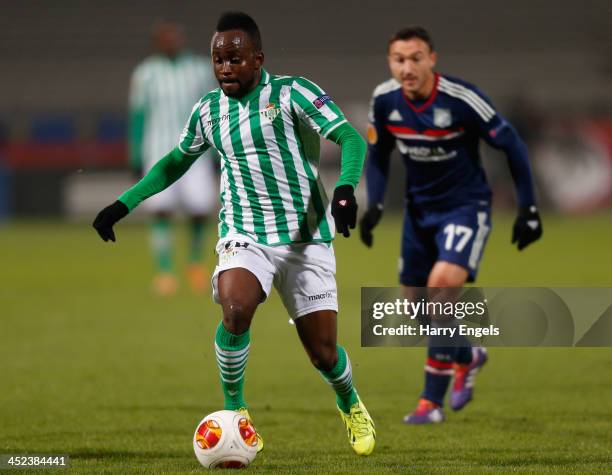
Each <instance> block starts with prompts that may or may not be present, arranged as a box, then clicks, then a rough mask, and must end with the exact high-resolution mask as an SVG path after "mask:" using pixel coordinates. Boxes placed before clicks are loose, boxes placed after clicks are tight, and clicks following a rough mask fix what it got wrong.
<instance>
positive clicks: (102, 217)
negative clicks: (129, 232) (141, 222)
mask: <svg viewBox="0 0 612 475" xmlns="http://www.w3.org/2000/svg"><path fill="white" fill-rule="evenodd" d="M129 212H130V210H129V209H128V207H127V206H125V205H124V204H123V203H122V202H121V201H119V200H117V201H115V202H114V203H113V204H112V205H110V206H107V207H106V208H104V209H103V210H102V211H100V212H99V213H98V216H96V219H94V222H93V224H92V226H93V227H94V228H96V231H98V234H99V235H100V237H101V238H102V239H103V240H104V242H106V241H108V240H109V239H110V240H111V241H113V242H115V232H114V231H113V226H114V225H115V223H116V222H117V221H119V220H120V219H121V218H123V217H125V216H126V215H127V214H128V213H129Z"/></svg>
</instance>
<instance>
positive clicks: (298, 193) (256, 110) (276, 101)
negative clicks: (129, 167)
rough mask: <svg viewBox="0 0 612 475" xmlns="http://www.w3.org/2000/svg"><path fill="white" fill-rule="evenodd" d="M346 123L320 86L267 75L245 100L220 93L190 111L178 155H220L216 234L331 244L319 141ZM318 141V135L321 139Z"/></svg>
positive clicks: (262, 240) (273, 241)
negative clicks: (219, 209) (320, 171)
mask: <svg viewBox="0 0 612 475" xmlns="http://www.w3.org/2000/svg"><path fill="white" fill-rule="evenodd" d="M345 122H346V119H345V117H344V115H343V114H342V111H341V110H340V109H339V108H338V106H336V104H334V103H333V101H332V100H331V98H330V97H329V96H328V95H326V94H325V93H324V92H323V91H322V90H321V89H320V88H319V87H318V86H317V85H316V84H314V83H313V82H311V81H309V80H308V79H305V78H303V77H294V76H271V75H270V74H268V72H267V71H265V70H262V75H261V81H260V82H259V84H258V85H257V87H256V88H255V89H254V90H253V91H251V92H250V93H249V94H247V95H246V96H244V97H241V98H240V99H235V98H231V97H228V96H226V95H225V94H224V93H223V91H222V90H221V89H220V88H217V89H215V90H214V91H211V92H210V93H208V94H207V95H206V96H204V97H203V98H202V99H201V100H200V101H199V102H198V103H197V104H196V105H195V106H194V108H193V110H192V113H191V117H190V118H189V121H188V122H187V125H186V126H185V129H184V130H183V133H182V135H181V137H180V143H179V148H180V149H181V151H182V152H183V153H185V154H188V155H199V154H202V153H203V152H204V151H206V150H207V149H208V148H209V147H213V148H214V149H216V150H217V151H218V152H219V154H220V156H221V203H222V208H221V212H220V215H219V219H220V223H219V235H220V236H221V237H224V236H227V235H228V234H244V235H247V236H250V237H251V238H253V239H255V240H256V241H257V242H260V243H262V244H266V245H277V244H288V243H296V242H313V241H319V242H321V241H322V242H329V241H331V240H332V239H333V236H334V232H335V228H334V222H333V219H332V217H331V214H330V206H329V202H328V199H327V196H326V194H325V190H324V188H323V185H322V183H321V180H320V178H319V140H320V139H319V135H321V136H322V137H327V136H328V135H329V134H330V132H332V131H333V130H334V129H336V128H337V127H338V126H340V125H341V124H343V123H345ZM317 134H318V135H317Z"/></svg>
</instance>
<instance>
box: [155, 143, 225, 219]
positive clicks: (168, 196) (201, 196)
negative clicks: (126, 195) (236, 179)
mask: <svg viewBox="0 0 612 475" xmlns="http://www.w3.org/2000/svg"><path fill="white" fill-rule="evenodd" d="M143 206H144V207H145V209H146V210H148V211H150V212H153V213H159V212H168V213H169V212H173V211H177V210H178V208H179V206H182V207H183V208H184V210H185V212H187V213H188V214H191V215H193V214H212V213H214V212H215V211H216V210H217V208H218V206H219V182H218V180H217V178H216V176H215V171H214V161H213V157H212V156H211V154H210V152H209V153H206V154H205V155H203V156H201V157H200V158H199V159H198V160H196V161H195V163H194V164H193V165H192V166H191V168H190V169H189V170H187V173H185V174H184V175H183V176H182V177H181V178H179V179H178V181H177V182H176V183H174V184H172V185H171V186H170V187H168V188H166V189H165V190H164V191H162V192H161V193H158V194H156V195H153V196H151V197H150V198H149V199H147V200H145V201H144V203H143Z"/></svg>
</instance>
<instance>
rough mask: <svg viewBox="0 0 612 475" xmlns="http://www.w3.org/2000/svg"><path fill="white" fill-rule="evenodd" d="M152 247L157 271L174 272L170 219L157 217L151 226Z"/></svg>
mask: <svg viewBox="0 0 612 475" xmlns="http://www.w3.org/2000/svg"><path fill="white" fill-rule="evenodd" d="M151 247H152V250H153V253H154V256H155V264H156V266H157V271H158V272H160V273H169V272H172V236H171V225H170V220H168V219H167V218H155V219H154V220H153V224H152V226H151Z"/></svg>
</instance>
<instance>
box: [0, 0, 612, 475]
mask: <svg viewBox="0 0 612 475" xmlns="http://www.w3.org/2000/svg"><path fill="white" fill-rule="evenodd" d="M357 5H358V4H357V3H353V2H348V1H338V2H323V1H318V0H317V1H311V2H302V3H297V2H267V1H258V2H231V1H230V2H218V3H212V2H203V1H199V2H196V1H181V2H171V1H169V0H166V1H161V0H149V1H146V2H145V1H142V2H140V1H139V2H125V1H120V0H108V1H105V2H82V1H77V0H55V1H53V2H49V1H47V2H45V1H42V0H41V1H34V0H21V1H9V0H0V71H1V76H0V78H1V79H0V85H1V86H0V220H1V221H2V224H1V225H0V256H1V257H0V269H1V270H0V378H1V382H0V388H1V389H0V420H1V421H2V422H1V424H0V453H8V452H13V453H15V452H16V453H24V452H25V453H49V452H57V453H67V454H70V455H71V456H72V457H73V464H74V465H73V467H74V469H75V470H76V471H77V472H79V473H195V471H196V469H197V468H198V466H197V462H196V461H195V458H193V455H192V453H191V448H190V439H189V438H190V436H191V433H192V431H193V429H194V428H195V424H196V422H197V421H198V420H199V419H200V418H201V417H202V416H203V415H204V414H205V413H207V412H211V411H213V410H216V409H218V408H219V404H220V402H221V394H220V390H219V388H218V384H217V378H218V376H217V373H216V368H215V365H214V357H213V355H214V353H213V352H212V348H211V342H210V338H211V335H212V334H213V331H214V327H215V326H216V324H217V322H218V318H219V314H220V313H219V309H218V308H217V307H216V306H215V305H214V304H213V303H212V302H211V300H210V299H209V298H208V296H205V297H197V296H194V295H191V294H190V293H189V292H187V291H186V290H181V291H180V293H179V294H178V295H177V297H175V298H173V299H168V300H163V299H159V298H155V297H154V296H152V295H151V293H150V291H149V290H150V289H149V279H150V276H151V272H152V263H151V262H150V256H149V254H148V250H147V247H146V239H147V238H146V236H147V234H146V227H145V226H144V225H143V223H139V222H138V220H136V219H134V218H132V217H131V218H130V219H128V220H126V222H125V223H121V225H120V226H119V227H118V229H117V234H118V239H119V242H118V243H117V244H115V245H113V246H109V245H105V244H104V243H102V242H101V241H100V240H99V238H98V237H97V236H96V235H95V233H94V231H93V230H92V229H91V228H90V227H89V223H90V222H91V221H92V219H93V217H94V215H95V213H96V212H97V211H98V209H99V208H100V207H102V206H104V205H106V204H108V203H109V202H110V201H112V200H113V199H114V198H115V197H116V196H117V194H118V193H119V192H120V191H121V190H122V189H123V188H125V187H126V186H128V185H129V184H130V183H131V182H132V180H133V177H132V175H131V174H130V173H129V172H128V170H127V157H126V148H127V147H126V123H127V120H126V112H127V91H128V81H129V77H130V74H131V71H132V69H133V67H134V66H135V65H136V64H137V63H138V62H139V61H140V60H141V59H142V58H143V57H144V56H145V55H147V54H148V53H149V36H150V29H151V25H152V24H153V23H154V22H155V21H157V20H160V19H170V20H176V21H179V22H181V23H183V24H184V25H185V27H186V30H187V33H188V39H189V40H190V45H191V47H192V49H193V50H195V51H197V52H200V53H206V52H207V50H208V45H209V39H210V36H211V34H212V31H213V29H214V24H215V20H216V18H217V16H218V15H219V14H220V13H221V12H222V11H224V10H227V9H230V8H240V9H244V10H246V11H247V12H249V13H251V14H252V15H253V16H254V17H255V19H256V21H258V23H259V24H260V28H261V30H262V34H263V41H264V49H265V52H266V55H267V56H266V65H267V68H268V69H269V70H270V71H271V72H274V73H279V74H284V73H286V74H301V75H306V76H308V77H310V78H312V79H313V80H315V81H316V82H318V83H320V84H321V85H323V86H324V87H325V89H327V91H328V92H329V93H330V94H331V95H332V96H333V97H334V98H335V99H336V101H337V102H338V103H339V104H340V105H341V106H342V108H343V109H344V110H345V112H346V113H347V115H348V116H349V118H350V119H351V120H353V121H354V122H355V124H356V125H357V126H358V127H359V128H361V130H362V131H365V125H366V111H367V106H368V101H369V97H370V94H371V92H372V90H373V88H374V87H375V86H376V84H378V83H379V82H381V81H383V80H385V79H386V78H387V77H388V72H387V66H386V60H385V52H386V42H387V39H388V37H389V36H390V35H391V34H392V33H393V32H394V31H395V30H396V29H398V28H400V27H402V26H404V25H406V24H408V23H420V24H422V25H424V26H426V27H427V28H429V29H430V30H431V33H432V34H433V37H434V40H435V43H436V45H437V49H438V51H439V53H440V59H441V60H440V64H439V68H438V69H439V70H440V71H443V72H446V73H448V74H451V75H457V76H459V77H463V78H465V79H467V80H469V81H472V82H474V83H476V84H478V85H479V86H480V87H481V88H482V89H483V90H484V91H485V92H486V93H487V94H489V95H490V97H491V98H492V99H493V101H494V102H495V104H496V105H497V106H498V108H499V109H500V110H501V111H502V112H503V113H504V114H506V115H507V116H508V117H509V118H510V119H511V120H512V121H513V122H514V123H515V124H516V125H517V126H518V128H519V129H520V131H521V133H522V135H523V137H524V138H525V139H526V140H527V142H528V145H529V148H530V151H531V156H532V162H533V165H534V169H535V171H536V175H537V180H538V188H539V194H540V197H541V201H542V205H543V208H544V212H543V219H544V237H543V240H542V241H541V242H538V243H536V244H535V245H534V246H533V247H531V248H529V249H528V250H527V251H525V252H523V253H518V252H517V251H516V250H515V249H514V248H512V247H511V246H510V243H509V241H510V229H511V226H512V219H513V213H514V210H513V191H512V190H513V187H512V183H511V178H510V176H509V173H508V171H507V167H506V165H505V159H504V157H503V156H502V155H500V154H498V153H497V152H495V151H492V150H490V149H488V148H485V165H486V167H487V168H488V171H489V178H490V181H491V182H492V185H493V187H494V190H495V206H496V208H497V210H496V213H494V217H493V221H494V223H495V224H494V230H493V233H492V236H491V239H490V243H489V245H488V247H487V250H486V254H485V258H484V260H483V265H482V269H481V273H480V276H479V284H480V285H489V286H503V285H512V286H529V285H532V286H594V287H597V286H603V287H605V286H608V287H611V286H612V273H611V272H610V269H612V246H611V245H610V243H612V212H611V211H612V210H611V209H610V208H611V206H612V87H611V86H612V55H611V54H610V52H611V50H612V20H611V19H612V3H610V2H609V1H605V0H601V1H596V0H595V1H584V2H580V3H578V2H570V1H556V2H553V1H548V0H547V1H542V2H534V1H526V0H517V1H513V2H496V1H482V0H475V1H458V0H448V1H429V2H416V1H409V0H405V1H402V2H399V1H398V2H395V1H387V0H379V1H377V2H374V3H372V4H360V5H359V6H358V7H357ZM323 152H324V156H323V163H324V168H325V173H326V177H327V179H329V180H330V181H331V180H333V178H334V176H335V175H336V174H337V170H338V159H339V157H338V153H337V150H336V149H335V148H334V146H333V145H332V146H326V147H325V148H324V149H323ZM395 162H396V163H395V164H394V166H395V167H396V170H395V171H396V172H395V173H393V174H392V177H393V180H394V181H395V183H394V184H393V186H392V187H391V193H390V196H389V200H388V201H389V207H391V208H393V207H394V208H395V209H396V211H397V212H396V213H393V212H391V213H389V216H386V217H385V219H384V220H383V222H382V223H381V227H380V228H379V229H377V234H376V236H377V237H376V239H377V241H376V245H375V247H374V249H372V250H370V251H368V250H366V249H365V248H364V247H363V246H362V245H361V244H360V242H359V241H358V239H356V238H355V237H354V236H353V237H352V238H351V239H349V240H341V241H340V242H339V243H338V245H337V246H336V252H337V257H338V283H339V292H340V305H341V309H342V312H341V316H340V328H339V335H340V339H341V341H342V342H343V343H344V344H345V345H346V346H347V348H348V349H349V350H350V354H351V358H352V360H353V365H354V367H355V371H356V376H355V379H356V382H357V385H358V388H359V390H360V393H361V394H362V396H363V397H364V400H365V401H366V402H367V404H368V407H369V408H370V410H371V411H372V413H373V415H374V417H375V418H376V421H377V424H378V430H379V447H378V452H377V454H376V456H375V457H373V458H371V459H367V460H363V459H356V458H355V457H353V455H352V454H351V453H350V451H349V448H348V446H347V445H346V441H345V440H344V439H345V435H344V431H343V429H342V428H341V426H340V421H339V419H337V415H336V414H334V411H335V408H334V407H333V405H332V404H331V402H332V400H333V398H332V396H331V393H330V392H328V390H327V388H325V387H324V385H323V383H322V382H321V380H320V377H319V376H318V375H317V374H316V372H314V371H312V370H311V368H310V367H309V363H308V361H307V358H306V357H305V355H304V354H303V353H302V351H301V349H299V342H298V339H297V337H296V335H295V331H294V328H293V327H291V326H289V325H287V324H286V322H287V318H286V317H285V316H284V315H285V314H284V310H283V308H282V305H281V303H280V300H279V299H278V298H277V296H273V298H271V300H270V302H268V303H267V304H266V306H265V307H263V308H262V309H261V310H260V311H259V314H258V317H257V318H256V320H255V323H254V328H253V332H254V351H253V352H252V356H251V357H250V360H249V371H248V372H247V396H248V398H249V401H250V404H251V406H252V408H253V413H254V417H255V418H256V419H255V421H256V423H257V424H258V425H259V426H260V427H261V428H262V430H263V431H264V435H265V436H266V438H267V439H266V440H267V444H268V447H269V449H267V450H266V452H267V453H264V454H263V455H262V456H261V457H259V458H258V460H257V461H256V462H255V463H256V467H257V468H256V469H257V470H258V471H261V472H267V473H279V472H287V471H289V472H292V473H298V472H302V473H332V472H334V473H361V472H364V473H401V472H407V471H411V472H413V473H434V472H449V471H451V470H452V471H454V472H456V473H473V472H474V471H478V472H481V473H499V471H500V470H508V471H513V472H516V473H533V472H546V473H560V472H566V473H576V472H578V471H580V472H600V473H606V472H607V473H609V468H610V463H611V461H612V439H611V436H610V434H611V433H612V432H611V431H610V417H611V414H612V393H611V391H612V389H611V386H610V380H609V368H610V365H611V364H612V354H611V352H610V349H503V348H495V349H492V350H491V354H492V360H491V364H490V367H489V368H488V369H487V370H485V371H484V372H483V374H482V376H480V377H479V383H478V388H477V397H478V400H477V403H474V405H473V407H470V408H469V409H466V411H464V412H463V413H460V414H453V415H451V416H450V418H449V421H448V422H447V423H446V424H445V426H444V427H434V428H431V427H428V428H416V429H414V430H413V429H408V428H407V427H405V426H403V425H401V424H400V423H399V421H400V420H401V417H402V415H403V414H404V413H405V412H406V411H408V410H409V409H411V408H412V406H413V404H414V402H415V400H416V398H417V395H418V392H419V389H420V386H421V378H422V373H421V371H422V363H423V350H422V349H366V348H360V347H359V342H360V340H359V324H358V315H359V292H360V287H361V286H365V285H389V286H390V285H394V284H395V283H396V275H395V269H396V261H397V253H398V249H399V229H400V215H399V209H400V207H401V181H402V178H403V171H402V170H401V168H402V167H401V164H399V160H396V161H395ZM361 188H362V189H363V187H361ZM212 232H213V230H212V227H211V233H212ZM212 239H213V238H212V237H210V240H211V241H212ZM179 241H181V242H185V241H186V239H185V236H183V235H180V234H179ZM211 241H209V242H211ZM209 247H210V249H208V250H207V261H208V263H209V265H211V266H212V265H214V254H213V251H212V246H209ZM183 249H184V247H183ZM279 352H280V353H282V354H283V355H284V356H283V358H282V361H279V360H280V359H279V358H278V354H279ZM271 362H274V364H275V365H277V367H275V368H274V371H270V364H271ZM277 374H283V375H286V379H281V380H279V379H278V378H277V377H276V376H275V375H277ZM295 421H299V423H298V427H299V430H300V434H299V435H295V430H296V425H295ZM421 429H422V430H421ZM466 434H467V435H466Z"/></svg>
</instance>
